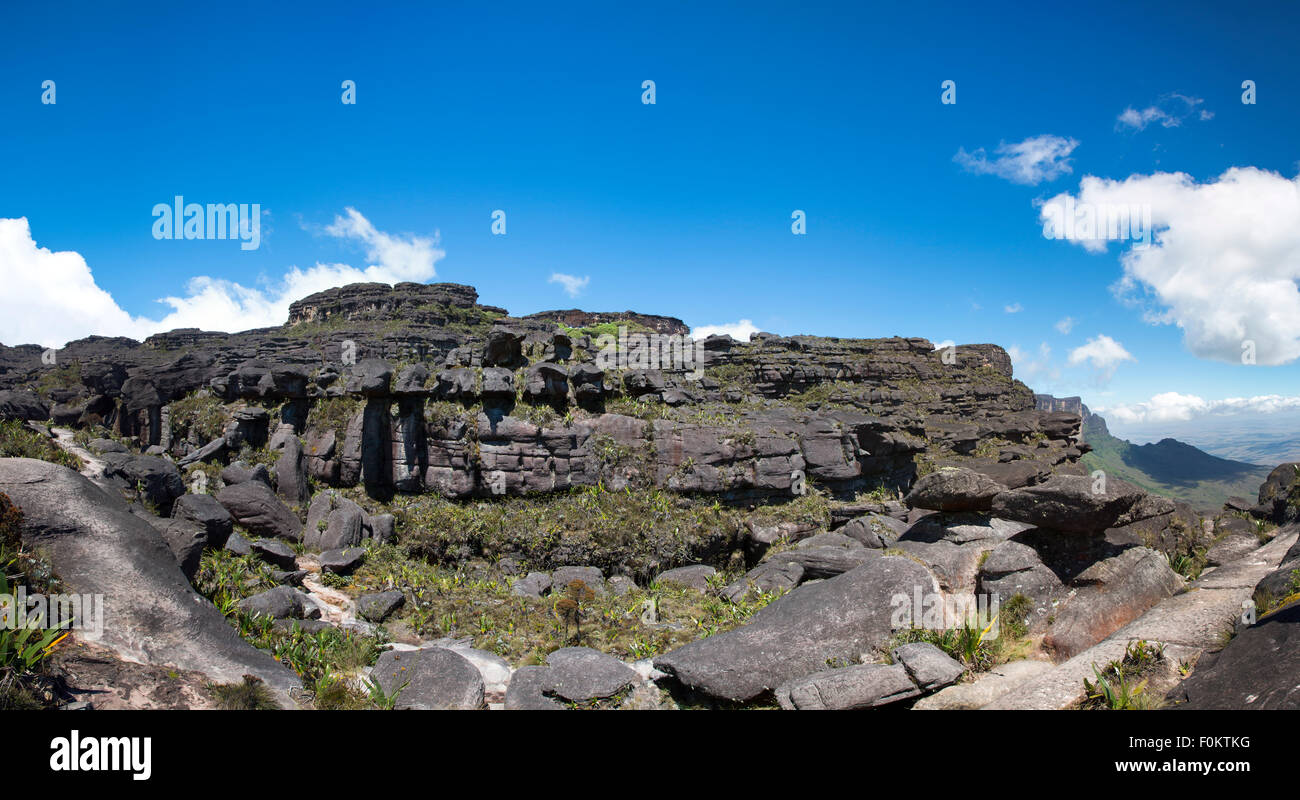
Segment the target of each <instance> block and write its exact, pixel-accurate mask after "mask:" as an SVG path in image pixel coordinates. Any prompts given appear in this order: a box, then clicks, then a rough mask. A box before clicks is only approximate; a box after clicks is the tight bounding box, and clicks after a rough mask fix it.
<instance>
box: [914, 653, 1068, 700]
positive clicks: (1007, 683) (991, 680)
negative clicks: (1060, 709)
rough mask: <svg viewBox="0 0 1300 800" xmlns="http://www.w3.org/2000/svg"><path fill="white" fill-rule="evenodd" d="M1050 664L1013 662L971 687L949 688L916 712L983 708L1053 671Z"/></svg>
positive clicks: (941, 691) (975, 682) (931, 696)
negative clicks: (1022, 685)
mask: <svg viewBox="0 0 1300 800" xmlns="http://www.w3.org/2000/svg"><path fill="white" fill-rule="evenodd" d="M1053 668H1054V667H1053V664H1052V663H1051V662H1050V661H1013V662H1011V663H1010V664H1002V665H1000V666H997V667H994V668H993V669H991V670H989V671H988V672H983V673H980V674H979V675H978V676H977V677H976V678H975V680H973V681H971V682H970V683H959V684H957V685H955V686H949V687H948V688H946V689H942V690H940V691H938V692H935V693H934V694H932V695H930V696H929V697H922V698H921V699H920V700H917V701H916V703H914V704H913V705H912V710H913V711H962V710H969V709H976V708H982V707H984V706H987V705H989V704H990V703H992V702H993V701H994V700H997V699H998V698H999V697H1002V696H1003V695H1006V694H1009V693H1011V692H1014V691H1015V689H1016V688H1017V687H1018V686H1020V685H1021V684H1024V683H1027V682H1029V681H1031V680H1033V679H1034V678H1036V677H1038V676H1039V675H1042V674H1043V673H1045V672H1050V671H1051V670H1052V669H1053Z"/></svg>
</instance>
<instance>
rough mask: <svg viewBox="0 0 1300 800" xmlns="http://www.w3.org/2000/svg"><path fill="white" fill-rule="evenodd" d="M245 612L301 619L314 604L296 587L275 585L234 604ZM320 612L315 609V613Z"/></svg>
mask: <svg viewBox="0 0 1300 800" xmlns="http://www.w3.org/2000/svg"><path fill="white" fill-rule="evenodd" d="M235 605H236V606H237V607H238V608H239V610H240V611H243V612H244V613H246V614H253V615H262V616H267V617H271V618H272V619H302V618H303V617H304V616H307V612H308V610H309V609H311V610H315V608H316V606H315V605H314V604H313V603H312V602H311V601H310V600H308V599H307V597H306V596H305V595H304V594H303V593H302V592H300V591H298V590H297V589H293V588H291V587H288V586H277V587H275V588H274V589H267V590H266V591H265V592H260V593H258V594H255V595H253V596H251V597H245V598H244V599H243V600H240V601H239V602H238V603H236V604H235ZM319 613H320V612H319V611H317V614H319Z"/></svg>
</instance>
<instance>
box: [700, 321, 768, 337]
mask: <svg viewBox="0 0 1300 800" xmlns="http://www.w3.org/2000/svg"><path fill="white" fill-rule="evenodd" d="M754 333H758V326H756V325H755V324H754V323H753V322H751V321H750V320H747V319H742V320H741V321H740V322H724V323H722V324H720V325H700V326H697V327H694V328H691V338H692V339H707V338H708V337H710V336H713V335H714V334H725V335H727V336H730V337H731V338H733V339H735V340H736V341H739V342H748V341H749V337H750V334H754Z"/></svg>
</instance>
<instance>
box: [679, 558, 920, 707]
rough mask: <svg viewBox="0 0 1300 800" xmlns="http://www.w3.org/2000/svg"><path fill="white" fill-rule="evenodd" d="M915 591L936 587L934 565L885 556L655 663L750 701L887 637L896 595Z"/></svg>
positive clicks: (689, 681)
mask: <svg viewBox="0 0 1300 800" xmlns="http://www.w3.org/2000/svg"><path fill="white" fill-rule="evenodd" d="M917 591H919V592H921V593H922V594H926V593H931V592H937V591H938V585H937V584H936V583H935V580H934V577H933V576H932V575H931V574H930V572H929V571H928V570H926V569H925V568H924V567H922V566H921V565H920V564H917V563H916V562H914V561H911V560H910V559H907V558H900V557H895V556H882V557H880V558H877V559H875V560H873V561H871V562H868V563H867V564H865V565H863V566H861V567H858V568H856V569H853V570H851V571H849V572H846V573H844V574H843V575H840V576H838V577H835V578H831V579H830V580H826V581H821V582H818V583H815V584H810V585H807V586H801V587H799V588H798V589H795V590H794V591H792V592H790V593H789V594H787V595H785V596H784V597H781V598H779V599H777V600H776V601H774V602H773V603H771V604H770V605H768V606H767V607H765V608H763V609H762V610H760V611H759V612H758V613H756V614H755V615H754V616H753V617H752V618H751V619H750V621H749V622H748V623H747V624H745V625H742V626H740V627H739V628H736V629H735V630H731V631H728V632H726V633H721V634H718V635H716V636H710V637H708V638H707V639H701V640H699V641H695V642H691V643H690V644H687V645H685V646H683V647H680V648H678V649H677V650H674V651H672V652H670V653H667V654H665V655H662V656H659V657H658V658H656V659H655V660H654V666H655V668H656V669H658V670H660V671H662V672H665V673H667V674H668V675H669V676H670V677H671V678H673V679H675V680H676V681H678V682H679V683H681V684H682V685H683V686H686V687H689V688H692V689H695V690H697V691H700V692H703V693H704V694H707V695H709V696H710V697H715V698H719V699H725V700H733V701H737V702H745V701H748V700H752V699H754V698H755V697H758V696H759V695H761V694H763V693H764V692H767V691H771V690H773V689H775V688H776V687H777V686H780V685H781V684H783V683H785V682H787V681H790V680H792V679H794V678H800V677H803V676H805V675H809V674H811V673H813V672H816V671H817V670H819V669H824V668H825V666H826V665H827V664H828V663H836V662H848V663H854V662H856V661H858V660H859V659H860V657H861V655H862V654H863V653H865V652H868V651H869V650H871V649H872V648H873V647H876V646H878V645H880V644H881V643H883V642H884V641H886V640H887V639H888V638H889V636H890V634H891V632H892V627H891V622H892V615H893V611H894V609H895V606H894V605H891V600H892V599H893V598H894V597H895V596H896V595H902V596H905V597H912V596H913V594H914V592H917Z"/></svg>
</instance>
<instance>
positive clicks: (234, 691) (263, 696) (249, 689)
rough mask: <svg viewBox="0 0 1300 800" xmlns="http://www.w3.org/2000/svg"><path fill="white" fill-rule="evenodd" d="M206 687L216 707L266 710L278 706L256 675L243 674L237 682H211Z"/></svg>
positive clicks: (269, 691)
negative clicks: (241, 678) (242, 677)
mask: <svg viewBox="0 0 1300 800" xmlns="http://www.w3.org/2000/svg"><path fill="white" fill-rule="evenodd" d="M207 689H208V691H209V692H211V693H212V698H213V699H214V700H215V701H216V703H217V708H221V709H226V710H229V711H267V710H273V709H278V708H279V707H280V704H279V703H277V702H275V698H274V697H272V696H271V690H270V689H267V688H266V684H265V683H263V682H262V679H261V678H259V677H257V676H256V675H245V676H244V679H243V680H242V681H240V682H238V683H211V684H208V686H207Z"/></svg>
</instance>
